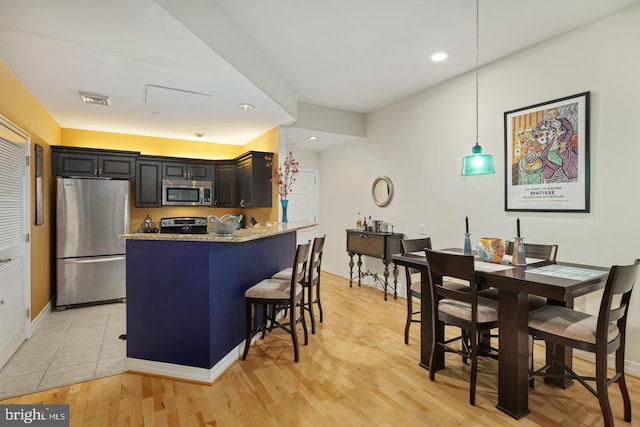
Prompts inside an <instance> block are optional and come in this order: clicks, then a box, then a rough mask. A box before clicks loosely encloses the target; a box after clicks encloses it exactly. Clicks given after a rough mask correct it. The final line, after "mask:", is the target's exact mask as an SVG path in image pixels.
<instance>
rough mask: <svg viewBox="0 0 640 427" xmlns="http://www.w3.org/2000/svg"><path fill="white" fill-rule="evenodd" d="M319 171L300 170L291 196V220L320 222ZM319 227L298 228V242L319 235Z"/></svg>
mask: <svg viewBox="0 0 640 427" xmlns="http://www.w3.org/2000/svg"><path fill="white" fill-rule="evenodd" d="M317 187H318V172H317V171H314V170H302V169H301V170H300V173H298V175H297V176H296V182H295V184H294V185H293V191H292V192H291V194H290V196H289V206H288V207H287V219H288V220H289V222H313V223H317V222H318V188H317ZM317 228H318V227H313V228H307V229H304V230H298V232H297V235H298V244H300V243H307V242H308V241H309V240H313V238H314V237H316V236H317V235H318V230H317Z"/></svg>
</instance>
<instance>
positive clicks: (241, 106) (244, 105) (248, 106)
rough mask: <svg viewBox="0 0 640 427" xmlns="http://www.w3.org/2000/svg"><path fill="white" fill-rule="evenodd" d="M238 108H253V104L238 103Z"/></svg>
mask: <svg viewBox="0 0 640 427" xmlns="http://www.w3.org/2000/svg"><path fill="white" fill-rule="evenodd" d="M238 108H239V109H241V110H253V105H251V104H238Z"/></svg>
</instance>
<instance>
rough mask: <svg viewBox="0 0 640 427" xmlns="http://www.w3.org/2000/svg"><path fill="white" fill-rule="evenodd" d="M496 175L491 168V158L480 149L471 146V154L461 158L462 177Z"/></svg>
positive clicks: (478, 146)
mask: <svg viewBox="0 0 640 427" xmlns="http://www.w3.org/2000/svg"><path fill="white" fill-rule="evenodd" d="M492 173H496V170H495V168H494V167H493V156H492V155H491V154H486V153H483V152H482V147H481V146H480V145H478V143H477V142H476V145H474V146H473V148H472V149H471V154H467V155H466V156H464V157H463V158H462V176H470V175H488V174H492Z"/></svg>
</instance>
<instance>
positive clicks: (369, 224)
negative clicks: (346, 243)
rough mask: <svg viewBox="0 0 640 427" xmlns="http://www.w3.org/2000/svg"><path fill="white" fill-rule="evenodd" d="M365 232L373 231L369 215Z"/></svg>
mask: <svg viewBox="0 0 640 427" xmlns="http://www.w3.org/2000/svg"><path fill="white" fill-rule="evenodd" d="M367 227H369V228H367V231H373V221H371V215H369V222H368V223H367Z"/></svg>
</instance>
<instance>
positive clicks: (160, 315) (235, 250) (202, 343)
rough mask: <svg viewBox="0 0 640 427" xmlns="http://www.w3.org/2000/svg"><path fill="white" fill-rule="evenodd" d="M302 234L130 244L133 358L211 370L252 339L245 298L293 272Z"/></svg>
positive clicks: (129, 344) (129, 314) (129, 348)
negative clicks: (255, 288)
mask: <svg viewBox="0 0 640 427" xmlns="http://www.w3.org/2000/svg"><path fill="white" fill-rule="evenodd" d="M295 245H296V233H295V232H291V233H285V234H281V235H276V236H271V237H266V238H264V239H257V240H252V241H249V242H243V243H215V242H193V241H178V240H175V241H174V240H127V357H130V358H135V359H142V360H150V361H158V362H167V363H172V364H178V365H184V366H192V367H198V368H207V369H209V368H211V367H213V366H214V365H215V364H216V363H217V362H219V361H220V360H221V359H222V358H223V357H224V356H225V355H227V354H228V353H229V352H230V351H231V350H232V349H233V348H235V347H236V346H237V345H238V344H240V343H241V342H242V341H243V340H244V337H245V325H246V320H245V317H246V313H245V301H244V292H245V291H246V289H248V288H250V287H251V286H253V285H254V284H255V283H257V282H259V281H260V280H262V279H264V278H267V277H270V276H271V275H272V274H273V273H275V272H277V271H279V270H281V269H283V268H286V267H289V266H291V264H292V263H293V258H294V256H295Z"/></svg>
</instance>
